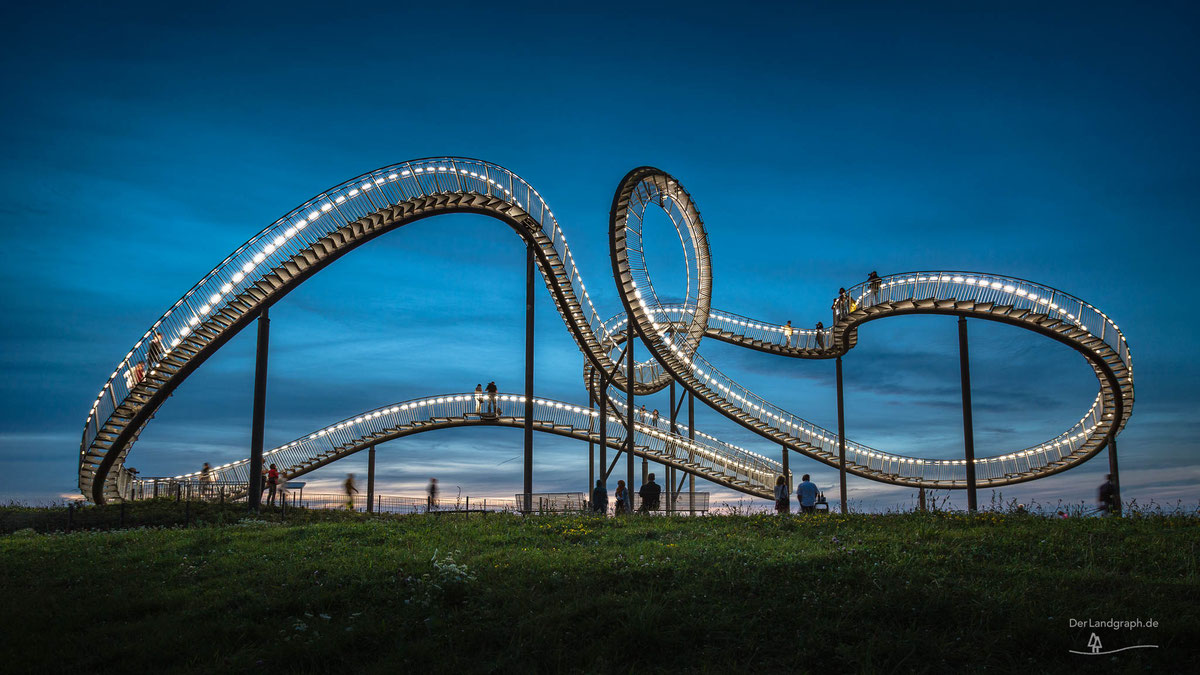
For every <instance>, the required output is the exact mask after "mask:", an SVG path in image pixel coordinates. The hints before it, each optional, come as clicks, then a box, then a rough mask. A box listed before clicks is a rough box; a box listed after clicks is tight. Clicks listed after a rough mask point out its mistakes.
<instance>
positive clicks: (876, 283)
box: [867, 270, 883, 304]
mask: <svg viewBox="0 0 1200 675" xmlns="http://www.w3.org/2000/svg"><path fill="white" fill-rule="evenodd" d="M882 287H883V280H882V279H880V278H879V275H878V274H876V273H875V270H871V273H870V274H868V275H867V288H870V289H871V304H875V303H877V302H879V289H880V288H882Z"/></svg>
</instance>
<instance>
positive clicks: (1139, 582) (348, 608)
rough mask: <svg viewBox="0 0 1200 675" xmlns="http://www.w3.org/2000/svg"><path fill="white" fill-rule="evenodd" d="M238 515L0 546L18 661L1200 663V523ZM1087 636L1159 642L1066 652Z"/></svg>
mask: <svg viewBox="0 0 1200 675" xmlns="http://www.w3.org/2000/svg"><path fill="white" fill-rule="evenodd" d="M141 506H142V505H136V506H135V507H132V508H138V507H141ZM110 508H111V507H110ZM144 508H148V509H152V508H155V506H154V505H147V506H145V507H144ZM159 508H161V507H159ZM239 508H240V507H234V506H229V507H226V508H225V509H210V510H207V511H206V512H205V513H204V514H203V515H202V516H201V517H200V519H201V520H202V521H205V522H207V523H208V524H207V525H202V526H200V527H193V528H191V529H178V528H175V529H135V530H126V531H114V532H76V533H72V534H61V533H59V534H39V533H35V532H33V531H28V530H26V531H19V532H16V533H14V534H10V535H4V536H2V537H0V597H3V598H4V600H5V607H4V611H3V612H2V613H0V617H2V618H0V653H3V654H4V657H5V658H4V670H5V671H6V672H67V671H70V672H80V673H84V672H101V671H122V672H124V671H165V672H175V671H192V672H282V671H289V672H332V671H341V672H389V673H395V672H399V673H405V672H412V671H413V670H415V669H419V670H421V671H432V672H447V671H458V670H461V671H467V672H484V671H499V672H514V671H522V672H563V671H578V672H629V671H631V670H637V671H639V672H641V671H701V672H716V673H725V672H784V671H788V672H825V673H840V672H910V671H933V672H1011V671H1022V672H1048V671H1055V672H1068V671H1070V672H1076V671H1090V670H1094V669H1097V670H1103V671H1106V672H1145V671H1146V670H1153V671H1157V672H1183V671H1188V670H1192V669H1193V668H1195V667H1196V666H1195V665H1194V664H1195V663H1196V658H1197V656H1200V645H1198V644H1197V643H1198V640H1200V610H1198V609H1197V606H1196V604H1197V602H1196V601H1197V598H1198V597H1200V593H1198V590H1200V586H1198V584H1197V579H1198V575H1197V554H1198V553H1200V551H1198V544H1200V522H1198V521H1197V519H1195V518H1184V517H1148V518H1127V519H1122V520H1101V519H1070V520H1047V519H1042V518H1039V517H1036V516H1025V515H998V514H989V515H980V516H976V517H967V516H964V515H949V514H902V515H884V516H871V515H862V516H858V515H854V516H845V517H844V516H838V515H831V516H822V517H809V518H778V517H775V516H770V515H755V516H722V517H706V518H660V517H649V518H624V519H599V518H590V517H533V518H520V517H517V516H504V515H489V516H473V517H471V518H469V519H464V518H463V517H461V516H440V517H433V516H402V517H376V518H373V519H366V518H365V517H362V516H361V515H354V514H332V513H328V512H326V513H320V514H312V513H305V512H303V511H296V512H292V513H291V514H289V516H290V518H291V519H292V522H290V523H288V524H279V523H277V522H272V520H273V519H275V518H277V517H278V516H277V515H275V514H270V515H265V516H263V520H259V521H247V522H243V523H240V524H236V519H237V518H240V517H241V513H240V512H239V511H238V509H239ZM218 520H222V521H224V522H226V523H227V524H225V525H216V524H214V523H215V522H216V521H218ZM228 523H235V524H228ZM1071 619H1082V620H1088V619H1091V620H1107V619H1118V620H1136V619H1141V620H1143V621H1148V620H1155V621H1157V622H1158V626H1157V627H1155V628H1149V627H1143V628H1140V629H1123V630H1113V629H1111V628H1095V629H1092V628H1087V627H1074V628H1072V627H1071V626H1070V624H1069V621H1070V620H1071ZM1092 632H1095V633H1096V634H1097V635H1098V636H1099V637H1100V638H1101V640H1102V642H1103V647H1104V649H1105V650H1108V649H1117V648H1120V647H1126V646H1130V645H1136V644H1156V645H1159V647H1158V648H1157V649H1133V650H1127V651H1123V652H1120V653H1117V654H1113V655H1111V656H1078V655H1074V654H1070V653H1069V652H1068V650H1071V649H1075V650H1079V651H1088V650H1087V645H1088V640H1089V637H1090V634H1091V633H1092Z"/></svg>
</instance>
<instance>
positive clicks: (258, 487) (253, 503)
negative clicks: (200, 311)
mask: <svg viewBox="0 0 1200 675" xmlns="http://www.w3.org/2000/svg"><path fill="white" fill-rule="evenodd" d="M268 309H269V308H267V307H263V310H262V313H260V314H259V315H258V347H257V348H256V351H255V353H254V409H253V412H252V413H251V414H252V415H253V417H252V418H251V421H250V484H249V488H250V489H249V492H248V494H247V497H246V500H247V501H248V502H249V504H250V509H251V510H252V511H257V510H258V509H259V507H260V506H262V475H263V432H264V428H265V422H266V415H267V352H268V351H269V347H270V338H271V317H270V315H269V314H268V312H267V310H268Z"/></svg>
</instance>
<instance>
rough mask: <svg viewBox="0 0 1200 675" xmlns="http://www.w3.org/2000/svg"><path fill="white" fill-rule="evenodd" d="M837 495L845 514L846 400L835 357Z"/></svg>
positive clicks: (839, 366)
mask: <svg viewBox="0 0 1200 675" xmlns="http://www.w3.org/2000/svg"><path fill="white" fill-rule="evenodd" d="M837 409H838V494H839V496H840V497H841V501H842V513H846V399H845V395H844V393H843V389H842V357H840V356H839V357H837Z"/></svg>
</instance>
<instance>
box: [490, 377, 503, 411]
mask: <svg viewBox="0 0 1200 675" xmlns="http://www.w3.org/2000/svg"><path fill="white" fill-rule="evenodd" d="M498 391H500V390H499V389H497V388H496V382H495V381H494V380H493V381H491V382H488V386H487V399H488V414H489V415H495V414H497V407H496V393H497V392H498Z"/></svg>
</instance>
